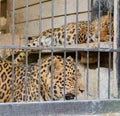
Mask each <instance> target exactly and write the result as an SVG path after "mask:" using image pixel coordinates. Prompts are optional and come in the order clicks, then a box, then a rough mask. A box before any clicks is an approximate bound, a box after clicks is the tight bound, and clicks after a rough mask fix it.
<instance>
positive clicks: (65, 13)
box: [63, 0, 67, 100]
mask: <svg viewBox="0 0 120 116" xmlns="http://www.w3.org/2000/svg"><path fill="white" fill-rule="evenodd" d="M66 26H67V1H66V0H64V48H66ZM63 63H64V96H63V99H64V100H65V92H66V88H65V85H66V76H65V75H66V50H65V51H64V62H63Z"/></svg>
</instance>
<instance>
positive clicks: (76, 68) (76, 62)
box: [75, 0, 79, 100]
mask: <svg viewBox="0 0 120 116" xmlns="http://www.w3.org/2000/svg"><path fill="white" fill-rule="evenodd" d="M78 5H79V1H78V0H76V47H77V46H78V9H79V6H78ZM75 64H76V66H75V70H76V74H75V75H76V81H75V90H76V93H75V99H76V100H77V91H78V51H75Z"/></svg>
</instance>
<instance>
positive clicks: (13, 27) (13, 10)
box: [11, 0, 15, 101]
mask: <svg viewBox="0 0 120 116" xmlns="http://www.w3.org/2000/svg"><path fill="white" fill-rule="evenodd" d="M14 18H15V4H14V0H12V43H11V45H12V46H14V33H15V32H14V29H15V25H14V22H15V21H14ZM14 68H15V67H14V49H12V101H14Z"/></svg>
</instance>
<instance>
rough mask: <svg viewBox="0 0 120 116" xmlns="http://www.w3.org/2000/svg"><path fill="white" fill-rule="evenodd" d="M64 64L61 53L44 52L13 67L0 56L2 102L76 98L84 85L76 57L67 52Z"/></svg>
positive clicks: (0, 92)
mask: <svg viewBox="0 0 120 116" xmlns="http://www.w3.org/2000/svg"><path fill="white" fill-rule="evenodd" d="M65 64H66V65H65V66H64V58H63V57H62V56H60V55H54V56H53V57H51V56H50V55H47V56H44V57H43V58H42V59H39V60H38V62H37V63H34V64H33V63H32V64H29V65H28V66H27V67H25V66H24V65H21V66H19V65H14V67H12V66H13V65H12V63H11V62H9V61H6V60H4V59H0V77H1V78H0V102H1V103H2V102H33V101H49V100H53V101H56V100H60V99H61V98H64V99H65V100H71V99H74V98H75V96H76V95H79V94H82V93H83V92H84V91H85V87H84V84H83V82H82V77H81V72H80V70H79V69H76V63H75V60H74V58H72V57H71V56H68V57H67V58H66V60H65ZM26 70H27V72H26ZM64 70H65V71H64ZM76 72H77V75H76Z"/></svg>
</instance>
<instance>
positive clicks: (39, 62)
mask: <svg viewBox="0 0 120 116" xmlns="http://www.w3.org/2000/svg"><path fill="white" fill-rule="evenodd" d="M39 2H40V3H39V6H40V19H39V20H40V21H39V36H40V38H41V37H42V0H40V1H39ZM39 46H41V39H39ZM41 60H42V59H41V50H39V60H38V64H39V71H38V101H40V96H41V83H40V82H41V62H42V61H41Z"/></svg>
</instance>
